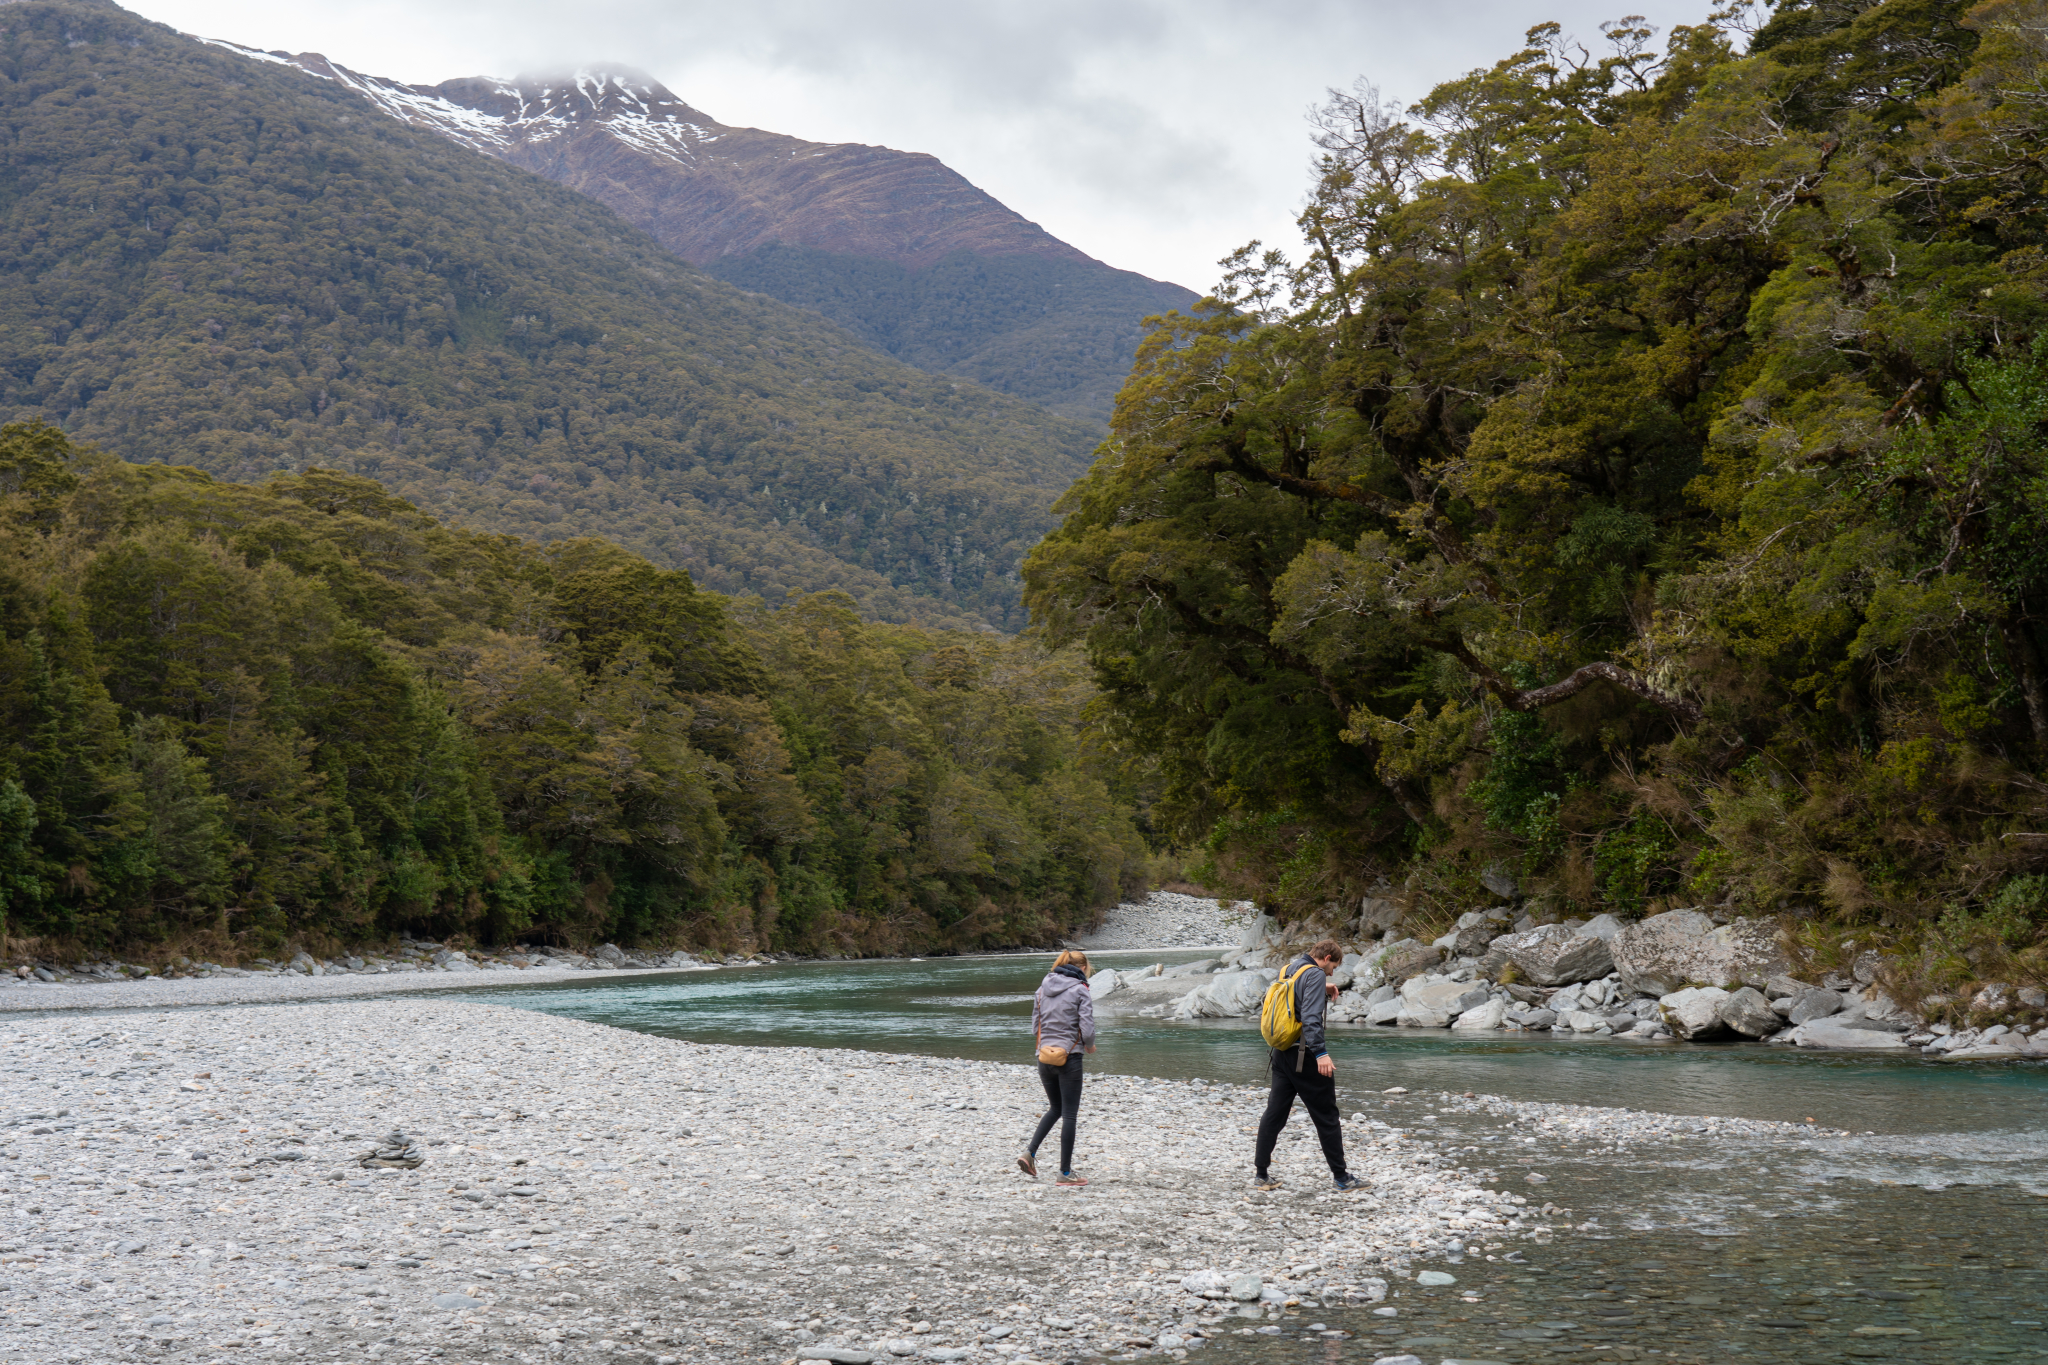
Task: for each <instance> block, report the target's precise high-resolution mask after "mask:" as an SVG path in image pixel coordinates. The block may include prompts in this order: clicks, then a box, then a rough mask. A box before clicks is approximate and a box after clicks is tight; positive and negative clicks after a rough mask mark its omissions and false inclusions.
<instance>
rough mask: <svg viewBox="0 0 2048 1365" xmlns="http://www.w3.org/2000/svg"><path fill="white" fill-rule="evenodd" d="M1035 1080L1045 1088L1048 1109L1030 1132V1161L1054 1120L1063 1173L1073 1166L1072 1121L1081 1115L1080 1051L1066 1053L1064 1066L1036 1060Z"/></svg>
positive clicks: (1036, 1154)
mask: <svg viewBox="0 0 2048 1365" xmlns="http://www.w3.org/2000/svg"><path fill="white" fill-rule="evenodd" d="M1038 1083H1039V1084H1040V1085H1042V1086H1044V1087H1045V1102H1046V1103H1047V1104H1049V1105H1051V1106H1052V1108H1050V1109H1048V1110H1046V1111H1045V1117H1043V1118H1041V1119H1040V1120H1039V1121H1038V1131H1037V1132H1035V1133H1033V1134H1032V1135H1031V1155H1032V1158H1033V1159H1034V1160H1035V1159H1036V1158H1037V1156H1038V1144H1039V1143H1041V1142H1043V1141H1045V1135H1046V1134H1047V1133H1050V1132H1051V1131H1052V1126H1053V1124H1055V1123H1058V1124H1059V1125H1060V1171H1061V1172H1062V1173H1063V1174H1064V1173H1065V1172H1067V1171H1071V1170H1073V1169H1074V1121H1075V1120H1076V1119H1078V1118H1079V1117H1080V1116H1081V1050H1080V1049H1079V1048H1076V1049H1074V1050H1073V1051H1072V1052H1069V1053H1068V1054H1067V1064H1066V1065H1065V1066H1047V1065H1046V1064H1045V1063H1044V1062H1040V1063H1039V1064H1038ZM1062 1120H1064V1121H1062Z"/></svg>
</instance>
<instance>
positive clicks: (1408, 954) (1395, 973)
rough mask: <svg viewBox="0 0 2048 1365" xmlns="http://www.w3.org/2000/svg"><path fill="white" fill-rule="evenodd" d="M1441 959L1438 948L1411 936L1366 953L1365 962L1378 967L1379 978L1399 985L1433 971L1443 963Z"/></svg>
mask: <svg viewBox="0 0 2048 1365" xmlns="http://www.w3.org/2000/svg"><path fill="white" fill-rule="evenodd" d="M1443 960H1444V955H1443V952H1442V951H1441V950H1440V949H1437V948H1433V947H1431V946H1430V945H1429V944H1427V943H1418V942H1416V941H1415V940H1414V939H1412V938H1403V939H1396V940H1395V941H1394V942H1392V943H1389V944H1388V945H1387V946H1386V947H1384V948H1381V949H1379V950H1378V951H1377V952H1373V953H1368V954H1367V955H1366V962H1367V963H1368V964H1369V965H1371V966H1373V967H1376V968H1378V970H1379V978H1380V980H1381V981H1382V982H1384V983H1385V984H1387V985H1389V986H1399V985H1402V984H1403V983H1405V982H1406V981H1408V980H1409V979H1410V978H1411V977H1416V976H1420V975H1422V974H1423V973H1424V972H1428V971H1434V970H1435V969H1436V968H1437V967H1439V966H1441V965H1442V964H1443Z"/></svg>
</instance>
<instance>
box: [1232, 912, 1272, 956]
mask: <svg viewBox="0 0 2048 1365" xmlns="http://www.w3.org/2000/svg"><path fill="white" fill-rule="evenodd" d="M1279 932H1280V926H1279V924H1278V923H1277V922H1275V920H1274V919H1273V917H1272V916H1271V915H1254V916H1252V921H1251V923H1249V924H1247V925H1246V926H1245V927H1244V934H1243V935H1242V936H1241V937H1240V938H1239V939H1238V940H1237V946H1238V948H1239V949H1240V950H1246V949H1251V948H1264V947H1266V946H1267V945H1268V944H1270V943H1271V942H1273V940H1274V939H1275V938H1276V937H1277V936H1278V934H1279Z"/></svg>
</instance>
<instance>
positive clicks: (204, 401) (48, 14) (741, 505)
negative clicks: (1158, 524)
mask: <svg viewBox="0 0 2048 1365" xmlns="http://www.w3.org/2000/svg"><path fill="white" fill-rule="evenodd" d="M4 416H12V417H14V418H16V419H27V418H42V419H45V420H48V421H51V422H54V423H56V424H57V425H60V426H62V427H63V428H64V429H65V430H66V431H68V432H70V433H71V434H72V435H73V436H76V437H80V438H82V439H90V440H94V441H97V442H99V443H100V444H102V445H104V446H105V447H106V448H107V449H109V450H112V451H115V452H118V453H119V454H120V455H121V456H122V457H123V458H126V459H131V460H136V461H152V460H154V461H162V462H165V463H171V464H190V465H195V466H197V467H199V468H203V469H206V470H208V471H210V472H212V473H214V474H216V475H219V476H221V477H225V478H232V479H237V480H243V481H250V480H255V479H260V478H263V477H266V476H268V475H270V474H272V473H276V472H285V471H298V470H303V469H306V468H308V467H310V466H315V465H317V466H320V467H322V468H329V469H340V470H345V471H349V472H353V473H358V474H361V475H364V476H366V477H372V478H375V479H378V480H379V481H381V482H382V483H384V484H385V485H386V486H387V487H388V488H390V489H391V490H392V491H393V492H394V493H397V494H399V495H401V496H404V497H406V498H409V499H411V500H413V501H415V502H417V503H418V504H419V505H421V506H422V507H425V508H428V509H430V510H431V511H433V512H434V513H436V514H437V515H442V516H448V517H453V518H458V519H460V520H462V521H463V522H465V523H467V524H469V525H472V526H476V527H480V528H483V529H487V530H497V531H505V532H510V533H514V534H518V535H522V536H527V537H531V538H535V539H541V540H556V539H565V538H572V537H577V536H603V537H606V538H609V539H611V540H614V541H616V542H618V543H619V544H622V545H625V546H627V547H628V548H630V549H633V550H635V551H638V552H640V553H642V554H644V555H646V556H647V557H648V558H649V559H652V560H653V561H655V562H656V563H658V564H661V565H664V566H666V567H670V568H687V569H689V570H690V571H691V572H692V573H693V575H694V576H695V577H696V578H697V579H698V581H699V582H701V583H703V584H704V585H705V586H707V587H712V588H717V589H720V590H724V591H731V592H739V591H750V592H756V593H759V594H761V595H763V596H765V597H767V598H769V599H771V600H778V601H779V600H780V599H781V598H782V597H783V595H784V594H785V593H787V592H789V591H791V590H803V591H817V590H822V589H825V588H841V589H844V590H846V591H848V592H850V593H852V594H853V596H854V597H855V598H856V599H857V600H858V601H859V603H860V604H861V606H862V608H863V609H864V610H865V611H867V612H868V613H869V614H871V615H874V616H877V617H881V618H885V619H893V620H914V621H922V622H927V623H940V624H947V625H967V624H975V623H980V624H986V625H992V626H995V627H997V628H1002V629H1014V628H1016V627H1018V626H1020V625H1021V624H1022V623H1023V618H1022V615H1021V608H1020V607H1019V605H1018V594H1019V591H1020V584H1019V581H1018V578H1017V574H1016V569H1017V565H1018V562H1019V561H1020V560H1021V559H1022V557H1023V555H1024V553H1025V551H1026V550H1027V549H1028V548H1029V547H1030V545H1031V543H1032V542H1033V541H1035V540H1036V539H1037V538H1038V537H1039V536H1040V535H1041V534H1042V533H1043V532H1044V531H1045V530H1046V529H1048V528H1049V527H1050V526H1051V525H1052V524H1053V519H1052V516H1051V514H1050V511H1049V506H1050V503H1051V501H1052V499H1053V498H1054V497H1055V496H1056V495H1057V494H1058V493H1059V491H1060V490H1061V489H1064V488H1065V487H1067V485H1068V484H1069V483H1071V482H1072V480H1073V479H1074V478H1075V477H1076V476H1077V475H1078V474H1079V473H1080V472H1081V470H1082V469H1083V468H1084V467H1085V466H1086V462H1087V457H1088V448H1089V446H1090V444H1091V442H1092V441H1093V439H1094V436H1093V434H1092V431H1091V429H1090V428H1088V427H1084V426H1082V425H1080V424H1077V423H1073V422H1069V421H1065V420H1063V419H1060V418H1057V417H1054V416H1051V415H1049V414H1047V413H1046V412H1045V411H1044V410H1043V409H1040V408H1038V407H1035V406H1033V405H1031V404H1029V403H1025V402H1021V401H1018V400H1016V399H1013V398H1009V397H1006V396H1004V395H1002V394H999V393H996V392H993V391H991V390H989V389H985V388H981V387H978V386H976V385H974V384H971V383H967V382H965V381H961V380H957V379H938V378H935V377H933V376H932V375H929V374H927V373H925V372H923V371H922V370H918V369H915V368H913V367H911V366H908V365H904V364H900V363H898V362H896V361H893V360H891V359H889V358H888V357H886V356H882V355H880V354H877V353H876V352H874V351H872V350H870V349H868V347H867V346H865V345H864V344H863V343H862V342H860V341H859V340H858V339H856V338H855V337H853V336H851V335H850V334H848V333H846V332H844V331H841V330H839V329H838V328H836V327H834V326H832V325H830V324H828V323H826V322H823V321H822V320H821V319H820V318H819V317H818V316H817V315H816V314H814V313H810V312H806V311H803V310H800V309H796V308H791V307H787V306H784V305H781V304H778V303H776V302H775V301H773V300H771V299H768V298H765V297H762V296H761V295H759V294H753V293H748V292H745V291H742V290H739V289H736V288H734V287H732V286H730V285H727V284H725V283H722V282H720V281H717V280H714V279H712V278H710V277H709V276H707V275H705V274H704V273H703V272H701V271H699V270H697V269H695V268H694V267H692V266H690V265H688V264H687V263H685V262H682V261H680V260H677V259H676V258H675V257H673V256H671V255H669V254H668V253H667V252H666V251H664V250H663V249H662V248H661V247H660V246H659V245H658V244H657V243H655V242H654V241H652V240H651V239H649V238H648V237H646V236H645V235H643V234H642V233H641V232H639V231H638V230H637V229H635V228H632V227H630V226H629V225H627V224H626V223H624V222H623V221H622V220H620V219H619V218H618V217H616V216H615V215H614V214H612V213H611V211H610V210H608V209H605V208H603V207H602V206H600V205H598V204H596V203H594V202H592V201H591V200H588V199H585V198H584V197H582V196H581V195H578V194H575V193H573V192H571V191H569V190H565V189H562V188H560V187H558V186H555V185H553V184H550V183H549V182H547V181H545V180H542V179H540V178H539V177H537V176H533V175H530V174H528V173H526V172H524V171H520V170H517V169H514V168H512V167H510V166H507V165H504V164H503V163H501V162H498V161H496V160H494V159H492V158H490V157H487V156H484V155H482V154H481V153H478V152H474V151H470V150H467V149H465V148H462V147H458V146H456V145H454V144H453V143H450V142H448V141H447V140H445V139H443V138H440V137H436V136H433V135H431V134H426V133H418V132H415V131H413V130H412V129H410V128H408V127H406V126H405V125H404V124H402V123H400V122H398V121H397V120H395V119H392V118H389V117H387V116H385V115H383V114H381V113H378V112H377V111H376V110H374V109H373V108H371V107H370V106H369V105H367V104H365V103H364V102H363V101H361V100H360V99H358V98H357V97H356V96H355V95H353V94H351V93H349V92H348V91H346V90H344V89H341V88H338V87H337V86H335V84H334V83H333V82H329V81H322V80H319V79H317V78H315V77H313V76H309V75H307V74H306V73H304V72H302V71H299V70H298V69H296V68H294V67H291V66H289V65H286V64H283V63H278V64H276V65H270V66H266V65H263V64H261V63H258V62H252V61H250V60H248V59H247V58H245V57H242V56H239V55H235V54H233V53H229V52H226V51H222V50H220V49H217V48H213V47H209V46H207V45H205V44H203V43H201V42H199V41H197V40H194V39H191V38H187V37H184V36H182V35H180V34H177V33H174V32H172V31H171V30H169V29H167V28H164V27H162V26H161V25H157V24H151V23H149V22H147V21H144V20H142V19H139V18H137V17H135V16H134V15H131V14H128V13H127V12H125V11H123V10H121V9H119V8H118V7H116V6H114V5H113V4H110V3H107V0H23V2H22V3H15V4H10V5H7V6H6V7H5V15H4V19H0V417H4Z"/></svg>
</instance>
